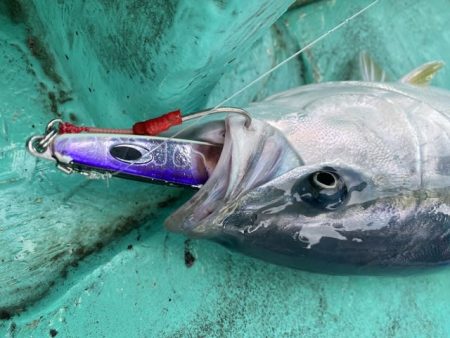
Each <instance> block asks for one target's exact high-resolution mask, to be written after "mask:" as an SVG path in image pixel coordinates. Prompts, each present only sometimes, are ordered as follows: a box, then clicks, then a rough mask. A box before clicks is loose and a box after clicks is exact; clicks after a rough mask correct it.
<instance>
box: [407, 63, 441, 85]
mask: <svg viewBox="0 0 450 338" xmlns="http://www.w3.org/2000/svg"><path fill="white" fill-rule="evenodd" d="M442 67H444V63H443V62H442V61H431V62H428V63H425V64H423V65H422V66H420V67H417V68H416V69H414V70H412V71H411V72H409V73H408V74H406V75H405V76H404V77H402V78H401V80H400V82H402V83H409V84H412V85H415V86H428V85H429V84H430V82H431V80H432V79H433V77H434V75H435V74H436V73H437V72H438V71H439V70H440V69H441V68H442Z"/></svg>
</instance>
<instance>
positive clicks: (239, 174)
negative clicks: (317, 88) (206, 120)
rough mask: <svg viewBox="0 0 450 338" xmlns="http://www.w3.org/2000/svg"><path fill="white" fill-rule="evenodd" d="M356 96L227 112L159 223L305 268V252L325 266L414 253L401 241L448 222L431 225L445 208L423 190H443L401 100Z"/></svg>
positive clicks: (429, 235)
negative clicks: (197, 184)
mask: <svg viewBox="0 0 450 338" xmlns="http://www.w3.org/2000/svg"><path fill="white" fill-rule="evenodd" d="M359 94H361V95H359ZM366 94H367V93H365V92H362V93H359V92H356V93H355V92H354V91H351V92H349V93H347V92H344V93H342V92H339V93H337V94H336V96H335V97H333V95H330V94H329V93H328V95H327V96H326V97H323V98H318V97H314V98H313V100H311V102H310V103H307V104H305V103H302V104H300V102H297V101H295V100H294V101H292V99H291V98H290V100H289V104H286V102H284V101H283V98H281V100H278V102H275V103H276V105H275V106H276V107H280V106H282V107H283V109H282V110H283V114H282V117H280V116H278V117H276V118H273V119H271V118H269V117H268V115H267V114H264V113H263V112H261V113H260V114H259V116H262V117H263V118H262V119H261V120H259V119H258V120H256V119H255V120H254V121H253V123H252V125H251V127H250V128H248V129H246V128H245V126H244V121H243V119H241V118H239V117H230V118H228V119H227V120H226V121H225V123H224V125H223V128H224V133H223V134H224V135H225V136H224V143H223V150H222V155H221V157H220V159H219V162H218V164H217V166H216V169H215V170H214V172H213V173H212V175H211V177H210V178H209V180H208V181H207V182H206V184H205V185H204V186H203V187H202V188H201V189H200V191H199V192H198V193H197V194H196V195H195V196H194V197H193V198H192V199H191V200H190V201H188V202H187V203H186V204H185V205H184V206H182V207H181V208H180V209H179V210H177V211H176V212H175V213H174V214H173V215H172V216H171V217H169V219H168V220H167V222H166V225H167V226H168V228H169V229H170V230H172V231H177V232H182V233H185V234H186V235H188V236H190V237H197V238H209V239H213V240H215V241H218V242H221V243H222V244H225V245H227V246H229V247H232V248H237V249H238V250H240V251H243V252H246V253H248V254H250V255H253V256H256V257H259V258H263V259H266V260H269V261H273V262H276V263H279V264H284V265H290V266H295V267H300V268H306V269H308V270H316V269H315V268H314V267H312V266H309V267H307V265H308V264H309V262H307V261H305V260H304V259H303V258H305V257H308V258H311V257H314V259H317V260H319V261H322V262H324V261H327V262H331V261H332V262H333V264H332V265H338V264H341V263H344V264H347V263H350V264H353V265H358V264H360V265H361V264H362V265H370V264H374V265H389V264H391V265H395V264H399V265H401V264H405V262H406V261H411V260H414V259H416V258H417V259H418V260H420V259H422V258H420V257H419V256H418V255H419V254H418V253H417V255H416V253H414V254H411V252H412V251H411V250H410V249H409V248H410V247H412V246H414V247H415V249H414V250H416V252H419V251H420V250H422V249H423V245H424V243H427V242H429V241H430V240H434V239H435V237H436V236H437V237H439V236H441V235H443V234H444V232H445V231H446V229H447V230H448V224H450V221H449V217H448V216H446V217H447V218H442V220H441V221H439V222H435V220H436V217H435V216H436V215H437V213H436V210H437V209H439V208H441V209H442V208H448V205H447V204H445V203H444V204H442V201H443V199H442V196H438V193H436V194H435V196H434V197H433V193H434V191H441V192H443V194H444V195H445V194H447V195H446V196H447V199H448V187H449V185H448V183H449V181H448V177H447V178H446V179H447V181H443V178H442V177H437V176H436V177H434V176H433V175H428V176H427V174H425V173H424V167H425V166H426V165H428V164H424V163H422V162H421V158H420V156H421V154H420V149H418V138H419V136H417V135H416V134H415V133H414V128H413V127H411V121H409V120H408V119H407V118H405V116H406V115H405V111H403V110H402V108H401V107H402V104H403V103H404V104H405V107H409V108H410V107H411V104H412V102H410V101H408V100H409V99H405V100H406V101H404V102H403V101H401V100H400V101H399V102H397V104H395V105H394V106H391V100H386V99H385V97H383V95H381V94H380V95H369V96H368V95H366ZM376 94H377V93H376ZM363 95H365V96H363ZM402 100H403V98H402ZM273 104H274V103H273V102H270V103H267V105H266V108H267V107H268V108H267V109H268V110H269V111H272V112H273V111H274V106H273ZM261 107H263V108H262V109H264V105H259V108H261ZM425 108H426V107H425ZM425 108H424V109H425ZM302 109H305V111H302ZM429 131H430V130H429ZM428 162H430V160H429V161H428ZM445 182H447V183H445ZM427 189H429V190H427ZM433 189H435V190H433ZM436 189H437V190H436ZM439 189H440V190H439ZM430 191H433V193H432V194H430V193H429V192H430ZM445 191H447V192H445ZM436 196H437V197H436ZM440 203H441V204H440ZM439 205H441V206H439ZM445 222H447V223H445ZM445 225H447V227H446V226H445ZM433 227H434V228H436V229H435V230H433ZM437 228H439V229H437ZM442 238H444V239H445V238H447V239H448V236H447V237H442ZM445 240H446V239H445ZM410 254H411V255H412V256H414V257H413V258H411V257H412V256H408V255H410ZM420 254H422V253H420ZM402 255H407V256H408V258H405V256H402ZM441 258H442V257H436V259H441Z"/></svg>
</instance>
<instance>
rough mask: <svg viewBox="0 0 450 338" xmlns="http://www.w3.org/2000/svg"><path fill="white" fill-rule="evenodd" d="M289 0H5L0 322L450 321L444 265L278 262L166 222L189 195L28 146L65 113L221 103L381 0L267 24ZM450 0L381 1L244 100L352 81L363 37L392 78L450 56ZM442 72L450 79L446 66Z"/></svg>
mask: <svg viewBox="0 0 450 338" xmlns="http://www.w3.org/2000/svg"><path fill="white" fill-rule="evenodd" d="M125 3H127V5H125ZM255 3H256V2H255ZM290 3H291V1H280V2H277V4H276V5H274V4H272V2H261V3H259V4H258V5H256V4H249V3H247V2H246V3H245V4H243V3H242V2H239V1H228V2H225V1H217V2H214V3H213V4H212V3H211V4H208V5H206V4H202V5H198V6H197V7H193V5H191V2H189V1H178V2H177V1H173V2H166V1H159V2H158V1H156V2H152V4H147V5H145V4H143V3H142V2H140V1H131V2H121V1H117V2H115V1H112V2H104V1H89V2H82V1H58V2H57V4H56V2H55V4H51V5H50V4H48V3H46V2H43V1H42V2H41V1H39V2H38V1H36V2H35V3H34V4H32V3H31V2H29V1H27V0H23V1H3V2H0V206H1V208H0V309H1V310H0V335H2V336H6V337H8V336H12V337H29V336H34V337H45V336H55V335H58V336H62V337H66V336H68V337H83V336H86V337H102V336H104V337H128V336H133V337H147V336H167V337H185V336H192V337H197V336H249V337H255V336H300V335H304V336H314V337H316V336H345V337H348V336H373V337H379V336H391V337H403V336H415V337H441V336H446V335H447V333H448V332H450V321H449V320H448V318H449V317H450V312H449V310H448V309H449V308H448V306H447V303H448V302H447V300H448V299H450V289H449V288H448V283H449V281H450V271H449V270H448V269H447V270H446V269H443V270H442V271H440V272H434V273H427V274H423V275H416V276H408V277H382V278H381V277H339V276H325V275H317V274H310V273H306V272H302V271H294V270H291V269H286V268H282V267H277V266H274V265H270V264H266V263H264V262H259V261H256V260H254V259H251V258H248V257H244V256H242V255H238V254H235V253H230V252H228V251H227V250H225V249H223V248H222V247H219V246H218V245H216V244H214V243H209V242H204V241H185V238H183V237H182V236H178V235H173V234H169V233H167V232H166V231H164V229H163V228H162V221H163V219H164V218H165V217H166V216H167V215H168V214H169V213H170V212H171V211H172V210H174V208H175V207H176V206H179V205H180V203H181V202H182V201H184V200H185V199H186V198H188V197H189V196H190V194H191V193H190V192H186V191H184V190H180V189H175V188H163V187H159V186H152V185H147V184H143V183H136V182H131V183H130V182H128V181H123V180H119V179H113V180H110V181H89V180H86V179H85V178H83V177H75V176H73V177H67V176H63V174H62V173H59V172H57V171H56V169H54V168H53V166H52V164H50V163H44V162H41V161H36V160H35V159H34V158H32V157H30V156H29V155H28V154H27V153H26V152H25V149H24V141H25V140H26V138H27V137H29V136H30V135H32V134H34V133H38V132H41V131H42V129H43V128H44V126H45V124H46V122H47V121H48V120H50V119H52V118H54V117H58V116H60V115H62V117H63V118H64V119H65V120H69V121H72V122H76V123H85V124H96V125H98V126H114V127H122V126H128V125H130V124H131V123H132V122H133V121H135V120H139V119H142V118H148V117H154V116H157V115H159V114H161V113H163V112H167V111H170V110H173V109H174V108H183V109H184V110H187V111H189V110H192V109H198V108H202V107H203V106H205V105H214V104H216V103H218V102H219V101H220V100H221V99H223V98H224V97H226V96H228V95H230V94H231V93H233V92H234V91H235V90H237V89H240V87H242V86H243V85H244V84H245V83H247V82H249V81H251V80H252V79H254V78H255V77H256V76H257V74H258V73H261V72H263V71H264V70H266V69H268V68H270V67H271V66H273V65H274V64H276V63H278V62H279V61H281V60H282V59H283V58H285V57H286V56H288V55H289V54H290V53H292V52H294V51H295V50H296V49H298V48H299V47H301V46H304V45H306V44H307V43H308V42H309V41H311V40H313V39H314V38H315V37H317V36H318V35H319V34H321V33H323V32H325V31H327V30H328V29H330V28H332V27H333V26H334V25H336V24H337V23H339V22H340V21H342V20H343V19H345V18H346V17H348V16H350V15H351V14H352V13H354V12H355V11H356V10H357V9H359V8H361V7H363V6H364V5H367V4H368V1H362V0H360V1H354V2H351V3H348V2H344V1H318V2H315V3H312V4H308V5H306V6H300V7H296V8H294V9H292V10H291V11H289V12H288V13H286V14H285V15H284V16H283V17H281V18H280V19H279V20H278V21H277V22H276V24H275V25H274V26H272V27H270V28H269V26H270V25H271V23H272V22H273V21H275V20H276V19H277V18H278V17H279V16H280V15H281V14H282V13H283V12H284V11H285V10H286V9H287V8H288V6H289V5H290ZM447 8H448V1H445V0H436V1H434V2H433V5H432V6H431V5H430V3H429V2H427V1H424V0H423V1H413V0H403V1H396V2H388V1H380V2H379V4H377V6H376V7H374V8H373V10H371V11H369V12H368V13H366V14H364V16H363V17H361V18H359V19H356V20H354V21H352V22H351V24H349V25H348V26H347V27H346V28H345V29H343V30H341V31H339V32H336V33H335V34H333V36H332V37H330V38H328V39H325V40H324V41H322V42H321V43H320V44H318V45H316V46H315V47H314V48H313V49H311V50H310V51H308V52H307V53H305V54H304V55H303V56H302V57H300V58H298V59H296V60H293V62H292V63H290V64H288V65H286V66H285V67H284V68H282V69H280V70H279V72H277V73H274V74H273V75H271V76H270V77H268V78H267V79H265V80H263V81H262V82H261V83H259V84H258V85H256V86H255V87H254V88H252V89H250V90H249V91H248V92H246V93H245V94H243V95H242V96H241V97H239V98H236V100H235V101H233V102H232V103H233V104H236V105H245V104H247V103H248V102H250V101H252V100H260V99H263V98H264V97H266V96H268V95H270V94H272V93H274V92H276V91H280V90H283V89H286V88H290V87H294V86H297V85H301V84H303V83H305V82H311V81H327V80H343V79H347V78H354V77H355V73H354V67H353V64H354V63H353V60H354V59H355V56H356V55H357V54H358V53H359V51H360V50H367V51H368V52H369V53H370V54H371V55H373V56H374V58H375V60H376V61H377V62H378V63H379V64H380V65H381V66H383V67H384V68H385V69H387V71H388V73H390V75H391V78H392V79H395V78H398V77H400V76H401V75H403V74H405V73H407V72H408V71H409V70H411V69H412V68H414V67H415V66H418V65H420V64H421V63H423V62H426V61H429V60H434V59H441V60H443V61H447V63H448V61H449V57H450V47H449V46H450V33H449V32H448V27H450V12H449V11H448V10H446V9H447ZM81 13H82V14H81ZM258 38H259V39H258ZM222 74H224V75H223V76H222ZM219 79H220V81H219V83H218V85H217V86H216V87H215V88H214V89H213V87H214V85H215V83H216V82H217V81H218V80H219ZM434 84H435V85H437V86H440V87H443V88H450V76H449V71H448V69H444V70H443V71H442V72H441V73H440V74H439V75H438V76H437V77H436V81H435V82H434ZM211 90H212V92H211ZM180 196H181V197H180ZM14 313H19V314H16V315H14Z"/></svg>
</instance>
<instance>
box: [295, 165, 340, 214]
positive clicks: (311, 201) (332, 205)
mask: <svg viewBox="0 0 450 338" xmlns="http://www.w3.org/2000/svg"><path fill="white" fill-rule="evenodd" d="M292 192H293V194H294V196H296V200H297V201H298V202H300V201H301V202H303V203H306V204H308V205H310V206H311V207H313V208H316V209H322V210H329V211H332V210H336V209H337V208H339V206H341V205H343V204H344V203H345V201H346V200H347V196H348V189H347V185H346V184H345V181H344V179H343V178H342V177H341V176H340V175H339V174H338V173H337V172H336V171H335V170H334V169H333V168H325V169H323V170H318V171H316V172H313V173H311V174H309V175H308V176H307V177H304V178H302V179H301V180H300V181H298V182H297V183H296V184H295V185H294V187H293V191H292Z"/></svg>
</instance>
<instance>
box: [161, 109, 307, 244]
mask: <svg viewBox="0 0 450 338" xmlns="http://www.w3.org/2000/svg"><path fill="white" fill-rule="evenodd" d="M221 126H222V130H221V131H219V134H221V135H224V137H223V148H222V152H221V154H220V157H219V160H218V162H217V164H216V166H215V168H214V170H213V171H212V172H211V174H210V177H209V179H208V180H207V181H206V183H205V184H204V185H203V186H202V188H201V189H200V190H199V191H198V192H197V193H196V194H195V195H194V196H193V197H192V198H191V199H190V200H189V201H188V202H187V203H185V204H184V205H183V206H181V207H180V208H179V209H178V210H177V211H176V212H175V213H173V214H172V215H171V216H170V217H169V218H168V219H167V220H166V222H165V225H166V228H167V229H168V230H169V231H174V232H182V233H185V234H187V235H188V236H191V237H214V235H215V234H217V233H218V231H219V230H220V223H221V220H223V219H224V218H225V217H226V216H228V215H230V214H231V213H232V212H233V204H235V203H233V202H234V201H236V200H237V199H239V198H241V197H242V196H244V195H246V194H247V193H248V192H250V191H251V190H253V189H255V188H257V187H259V186H261V185H263V184H265V183H267V182H269V181H271V180H273V179H274V178H276V177H278V176H280V175H282V174H284V173H285V172H287V171H289V170H291V169H293V168H295V167H298V166H300V165H303V162H302V160H301V158H300V156H299V155H298V154H297V153H296V151H295V150H294V149H293V147H292V146H291V145H290V144H289V142H288V140H287V139H286V138H285V137H284V135H283V134H282V132H281V131H280V130H278V129H276V128H274V127H273V126H271V125H270V124H268V123H266V122H263V121H260V120H256V119H253V121H252V123H251V125H250V126H249V127H246V126H245V119H244V118H242V117H240V116H230V117H228V118H227V119H225V120H224V121H223V123H222V125H221Z"/></svg>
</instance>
